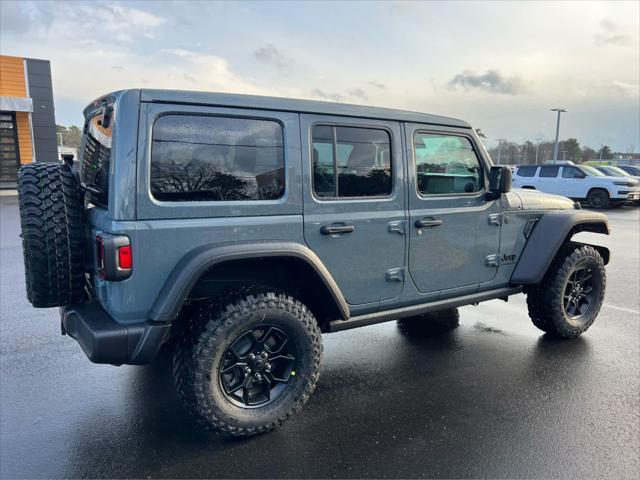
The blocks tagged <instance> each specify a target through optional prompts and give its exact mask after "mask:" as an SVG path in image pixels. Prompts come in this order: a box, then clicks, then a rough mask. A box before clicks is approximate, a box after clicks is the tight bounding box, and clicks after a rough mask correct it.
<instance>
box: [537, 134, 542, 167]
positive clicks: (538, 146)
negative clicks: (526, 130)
mask: <svg viewBox="0 0 640 480" xmlns="http://www.w3.org/2000/svg"><path fill="white" fill-rule="evenodd" d="M541 140H542V139H541V138H540V137H537V138H536V165H537V164H538V149H539V148H540V141H541Z"/></svg>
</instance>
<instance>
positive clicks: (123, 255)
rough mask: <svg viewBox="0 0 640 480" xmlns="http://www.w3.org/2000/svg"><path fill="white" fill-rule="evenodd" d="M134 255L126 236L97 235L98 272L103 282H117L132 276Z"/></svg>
mask: <svg viewBox="0 0 640 480" xmlns="http://www.w3.org/2000/svg"><path fill="white" fill-rule="evenodd" d="M132 269H133V253H132V249H131V241H130V240H129V237H127V236H126V235H109V234H106V233H101V234H98V235H96V271H97V273H98V276H99V277H100V278H102V279H103V280H109V281H111V282H117V281H119V280H124V279H126V278H129V277H130V276H131V271H132Z"/></svg>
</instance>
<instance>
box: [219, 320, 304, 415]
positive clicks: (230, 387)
mask: <svg viewBox="0 0 640 480" xmlns="http://www.w3.org/2000/svg"><path fill="white" fill-rule="evenodd" d="M297 358H298V353H297V351H296V348H295V345H294V343H293V342H290V341H289V337H288V336H287V334H286V333H285V332H284V331H283V330H282V329H280V328H278V327H276V326H274V325H259V326H257V327H254V328H252V329H251V330H248V331H246V332H245V333H243V334H241V335H240V336H239V337H238V338H237V339H236V340H234V341H233V343H232V344H231V345H230V346H229V348H227V351H226V352H225V355H224V362H223V363H222V365H221V366H220V371H219V378H220V385H221V386H222V390H223V391H224V393H225V395H226V397H227V399H229V401H231V402H232V403H233V404H234V405H238V406H240V407H244V408H251V407H258V406H263V405H266V404H268V403H270V402H273V401H274V400H275V399H276V398H278V396H279V395H280V394H282V392H283V391H284V390H285V389H286V388H287V384H288V383H289V382H290V381H291V379H292V377H294V376H295V375H296V370H295V368H296V360H297Z"/></svg>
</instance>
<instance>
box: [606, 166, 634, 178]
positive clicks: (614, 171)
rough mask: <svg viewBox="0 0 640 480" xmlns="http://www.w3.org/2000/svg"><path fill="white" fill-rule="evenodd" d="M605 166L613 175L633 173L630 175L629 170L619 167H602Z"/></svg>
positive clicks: (624, 175)
mask: <svg viewBox="0 0 640 480" xmlns="http://www.w3.org/2000/svg"><path fill="white" fill-rule="evenodd" d="M602 168H604V169H605V170H606V171H607V172H610V173H611V175H613V176H616V177H630V176H631V175H629V174H628V173H627V172H625V171H624V170H622V169H621V168H618V167H613V166H611V167H602Z"/></svg>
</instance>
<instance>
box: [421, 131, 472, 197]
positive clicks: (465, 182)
mask: <svg viewBox="0 0 640 480" xmlns="http://www.w3.org/2000/svg"><path fill="white" fill-rule="evenodd" d="M414 152H415V159H416V172H417V184H418V191H419V192H420V194H422V195H438V194H440V195H442V194H460V193H473V192H478V191H480V190H481V189H482V187H483V184H482V169H481V168H480V161H479V160H478V157H477V156H476V153H475V151H474V150H473V145H472V144H471V142H470V141H469V139H468V138H466V137H461V136H457V135H443V134H437V133H422V132H417V133H416V134H415V137H414Z"/></svg>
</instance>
